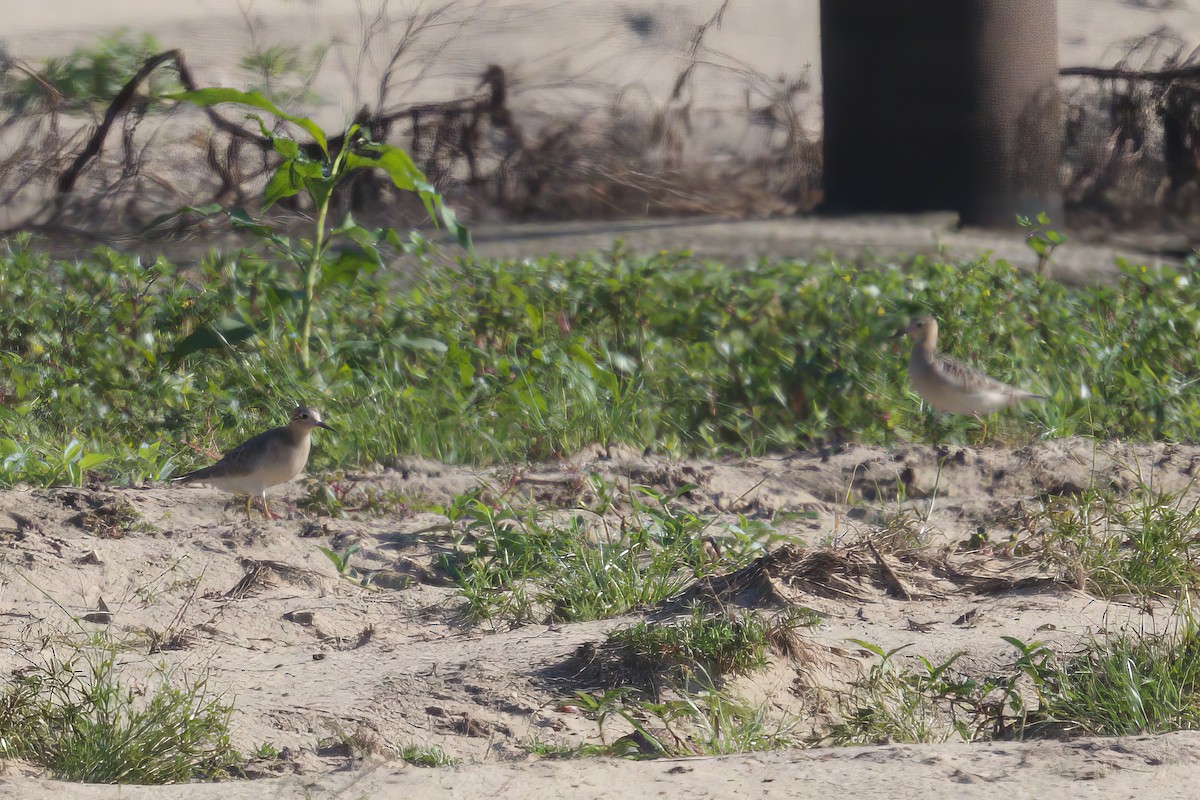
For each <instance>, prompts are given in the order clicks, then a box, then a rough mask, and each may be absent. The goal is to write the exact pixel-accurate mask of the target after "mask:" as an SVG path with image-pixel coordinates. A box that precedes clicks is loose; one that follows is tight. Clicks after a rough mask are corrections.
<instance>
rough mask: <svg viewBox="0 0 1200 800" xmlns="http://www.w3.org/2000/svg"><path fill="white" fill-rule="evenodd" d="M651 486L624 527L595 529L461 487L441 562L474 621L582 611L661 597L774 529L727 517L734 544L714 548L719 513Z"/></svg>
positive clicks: (741, 558)
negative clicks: (457, 528)
mask: <svg viewBox="0 0 1200 800" xmlns="http://www.w3.org/2000/svg"><path fill="white" fill-rule="evenodd" d="M647 495H648V496H653V497H655V498H656V502H655V504H653V505H648V504H641V503H640V502H639V503H638V504H636V505H635V507H634V511H633V512H632V513H631V514H630V515H629V516H627V517H625V518H623V520H622V521H621V523H620V526H619V529H618V530H617V531H608V530H603V531H598V530H591V529H589V528H588V526H587V525H586V523H585V520H584V518H583V517H582V516H581V515H578V514H577V515H573V516H572V517H570V518H569V519H565V520H563V519H556V518H553V517H552V516H551V515H549V514H547V512H546V511H545V510H543V509H539V508H538V507H537V506H535V505H532V504H530V505H517V504H514V503H512V502H510V501H508V500H506V499H501V500H488V499H485V498H484V497H483V496H482V495H481V494H480V493H473V494H471V495H466V496H463V497H461V498H459V499H457V500H456V501H455V502H454V503H452V504H451V506H450V507H449V508H447V509H446V510H445V513H446V515H447V516H448V517H449V518H450V520H451V522H453V523H456V524H459V525H461V529H462V533H461V534H460V536H459V538H458V541H457V542H456V544H455V546H454V547H453V549H452V550H451V552H450V553H448V554H445V555H443V556H441V558H440V562H441V566H442V568H443V569H445V570H446V571H447V572H448V573H449V574H450V575H451V577H452V578H453V579H454V581H455V582H456V583H457V584H458V587H459V590H460V591H461V593H462V595H463V597H464V598H465V599H466V601H467V614H468V618H469V619H470V620H471V621H482V620H488V621H491V622H493V623H496V622H499V621H505V622H508V623H510V624H520V623H524V622H531V621H537V620H543V619H552V620H560V621H582V620H590V619H599V618H604V617H611V616H615V615H617V614H621V613H624V612H625V611H628V610H630V609H632V608H636V607H639V606H646V605H650V604H652V603H656V602H658V601H660V600H662V599H664V598H667V597H670V596H671V595H673V594H675V593H676V592H678V591H680V590H681V589H683V588H684V587H685V586H686V585H687V584H688V583H689V582H691V581H693V580H695V578H697V577H700V576H702V575H707V574H711V573H713V572H716V571H718V570H721V569H726V568H736V567H739V566H743V565H744V564H745V563H748V561H749V560H751V559H752V558H754V557H755V556H756V555H758V554H761V552H762V551H763V549H764V548H765V546H766V541H765V538H766V537H767V536H769V535H770V532H769V530H767V529H760V528H759V527H758V526H751V525H749V524H748V523H746V524H745V525H744V526H743V525H737V526H722V529H721V531H720V532H721V533H722V534H726V535H727V539H728V541H730V542H731V545H730V546H729V547H728V548H725V549H723V551H722V552H721V553H720V554H719V555H714V553H713V552H712V551H711V550H707V549H705V546H704V537H703V536H702V535H701V534H702V533H703V532H704V531H705V530H707V529H708V528H709V527H710V525H711V524H712V522H711V520H705V519H703V518H701V517H699V516H697V515H695V514H693V513H691V512H688V511H685V510H683V509H681V508H678V507H677V506H676V505H675V504H673V503H672V502H671V500H670V499H669V498H668V497H664V496H661V495H655V494H653V493H649V492H648V490H647ZM743 522H744V523H745V521H744V520H743ZM723 541H724V539H723Z"/></svg>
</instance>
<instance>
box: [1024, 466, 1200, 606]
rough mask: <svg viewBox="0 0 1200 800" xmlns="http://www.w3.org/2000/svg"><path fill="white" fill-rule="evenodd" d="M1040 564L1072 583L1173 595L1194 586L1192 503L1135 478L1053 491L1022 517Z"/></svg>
mask: <svg viewBox="0 0 1200 800" xmlns="http://www.w3.org/2000/svg"><path fill="white" fill-rule="evenodd" d="M1028 524H1029V525H1030V527H1031V528H1032V529H1033V530H1034V531H1035V534H1036V535H1035V538H1034V539H1033V540H1032V541H1033V542H1034V543H1035V544H1036V545H1037V546H1038V547H1039V549H1040V552H1041V553H1042V558H1043V561H1044V562H1045V563H1046V564H1047V566H1049V567H1051V568H1053V569H1056V570H1058V571H1059V572H1060V573H1062V574H1063V575H1064V576H1065V577H1067V578H1068V579H1069V580H1070V581H1071V582H1073V583H1074V585H1075V586H1076V587H1077V588H1079V589H1084V590H1087V591H1089V592H1093V593H1095V594H1098V595H1101V596H1104V597H1111V596H1113V595H1117V594H1126V593H1132V594H1140V595H1157V596H1178V595H1180V594H1181V593H1187V592H1188V591H1189V590H1191V589H1194V588H1195V587H1196V586H1198V585H1200V566H1198V565H1197V557H1198V556H1200V542H1198V541H1197V539H1196V532H1197V531H1198V530H1200V503H1197V501H1195V500H1194V499H1193V500H1188V499H1186V492H1162V491H1158V490H1156V489H1154V488H1153V487H1150V486H1147V485H1145V484H1139V485H1138V486H1137V487H1135V489H1134V490H1133V491H1131V492H1129V493H1127V494H1122V495H1116V494H1114V493H1112V492H1109V491H1101V490H1099V489H1097V488H1095V487H1090V488H1088V489H1087V490H1086V491H1084V492H1082V493H1081V494H1078V495H1072V496H1068V497H1061V498H1053V499H1051V500H1050V501H1049V502H1048V503H1047V504H1046V506H1045V507H1044V508H1043V509H1042V510H1041V511H1040V512H1039V513H1036V514H1034V515H1033V517H1032V519H1030V520H1029V521H1028Z"/></svg>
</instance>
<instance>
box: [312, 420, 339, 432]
mask: <svg viewBox="0 0 1200 800" xmlns="http://www.w3.org/2000/svg"><path fill="white" fill-rule="evenodd" d="M317 427H318V428H324V429H325V430H327V431H333V428H331V427H329V426H328V425H326V424H325V423H324V422H318V423H317ZM333 432H334V433H336V431H333Z"/></svg>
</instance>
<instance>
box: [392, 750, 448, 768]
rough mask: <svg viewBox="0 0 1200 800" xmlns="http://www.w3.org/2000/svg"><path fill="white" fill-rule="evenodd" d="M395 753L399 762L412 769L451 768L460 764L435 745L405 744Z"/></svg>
mask: <svg viewBox="0 0 1200 800" xmlns="http://www.w3.org/2000/svg"><path fill="white" fill-rule="evenodd" d="M396 752H397V755H399V756H400V759H401V760H403V761H406V762H408V763H409V764H412V765H413V766H414V767H453V766H455V765H457V764H458V763H460V762H461V759H458V758H454V757H453V756H450V755H447V753H446V751H445V750H443V749H442V748H440V747H437V746H436V745H417V744H406V745H404V746H403V747H400V748H397V750H396Z"/></svg>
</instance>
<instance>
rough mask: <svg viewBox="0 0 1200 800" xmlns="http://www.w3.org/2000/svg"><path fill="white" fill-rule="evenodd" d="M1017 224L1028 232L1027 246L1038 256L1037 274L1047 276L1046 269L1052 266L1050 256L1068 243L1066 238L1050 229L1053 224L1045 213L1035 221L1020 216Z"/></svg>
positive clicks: (1040, 214) (1042, 212)
mask: <svg viewBox="0 0 1200 800" xmlns="http://www.w3.org/2000/svg"><path fill="white" fill-rule="evenodd" d="M1017 224H1018V225H1020V226H1021V228H1023V229H1024V230H1026V231H1028V234H1027V235H1026V237H1025V244H1027V245H1028V246H1029V249H1030V250H1032V251H1033V252H1034V253H1036V254H1037V257H1038V264H1037V274H1038V275H1045V274H1046V268H1047V267H1049V266H1050V256H1052V255H1053V254H1054V250H1055V249H1056V248H1057V247H1058V246H1059V245H1062V244H1064V243H1066V241H1067V239H1066V237H1065V236H1063V235H1062V234H1061V233H1059V232H1058V231H1056V230H1054V229H1053V228H1052V227H1050V226H1051V224H1052V223H1051V222H1050V217H1049V216H1048V215H1047V214H1046V212H1045V211H1040V212H1038V215H1037V216H1036V217H1035V218H1033V219H1030V218H1029V217H1026V216H1024V215H1022V214H1018V215H1017Z"/></svg>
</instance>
